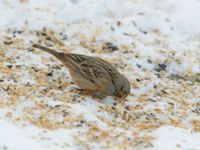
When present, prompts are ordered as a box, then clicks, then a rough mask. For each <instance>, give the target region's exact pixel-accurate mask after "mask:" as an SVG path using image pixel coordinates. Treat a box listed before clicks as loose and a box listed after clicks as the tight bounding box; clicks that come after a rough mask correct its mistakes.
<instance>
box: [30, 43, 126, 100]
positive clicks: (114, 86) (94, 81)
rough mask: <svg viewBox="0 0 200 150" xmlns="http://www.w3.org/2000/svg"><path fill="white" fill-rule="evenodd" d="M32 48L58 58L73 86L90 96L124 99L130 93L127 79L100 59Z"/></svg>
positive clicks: (36, 46)
mask: <svg viewBox="0 0 200 150" xmlns="http://www.w3.org/2000/svg"><path fill="white" fill-rule="evenodd" d="M33 47H34V48H38V49H41V50H43V51H46V52H48V53H50V54H52V55H54V56H55V57H56V58H58V59H59V60H60V61H61V62H62V63H63V64H64V65H65V66H66V67H67V68H68V70H69V72H70V75H71V77H72V78H73V80H74V82H75V84H77V85H78V86H79V87H80V88H81V89H82V90H85V91H87V92H89V93H91V94H92V95H95V96H98V97H104V96H115V97H118V98H125V97H127V95H128V94H129V93H130V84H129V81H128V80H127V78H126V77H125V76H124V75H122V74H121V73H119V72H118V71H117V69H115V68H114V67H113V66H112V65H111V64H110V63H108V62H106V61H105V60H103V59H101V58H97V57H90V56H86V55H80V54H73V53H62V52H57V51H55V50H52V49H49V48H47V47H44V46H41V45H39V44H34V45H33Z"/></svg>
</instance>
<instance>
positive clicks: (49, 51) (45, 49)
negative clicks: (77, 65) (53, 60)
mask: <svg viewBox="0 0 200 150" xmlns="http://www.w3.org/2000/svg"><path fill="white" fill-rule="evenodd" d="M32 47H34V48H38V49H40V50H43V51H45V52H48V53H50V54H52V55H54V56H55V57H57V58H58V59H61V60H62V58H63V54H64V53H61V52H57V51H55V50H53V49H50V48H47V47H44V46H42V45H39V44H33V45H32Z"/></svg>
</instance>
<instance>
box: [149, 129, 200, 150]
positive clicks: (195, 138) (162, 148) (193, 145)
mask: <svg viewBox="0 0 200 150" xmlns="http://www.w3.org/2000/svg"><path fill="white" fill-rule="evenodd" d="M154 135H155V136H156V137H158V139H157V140H155V141H154V142H153V143H152V144H153V145H154V147H153V148H150V149H153V150H172V149H173V150H176V149H184V150H186V149H199V146H200V145H199V143H200V135H199V134H196V133H194V132H192V131H188V130H184V129H180V128H176V127H171V126H164V127H161V128H159V129H158V130H157V131H155V132H154ZM150 149H148V150H150Z"/></svg>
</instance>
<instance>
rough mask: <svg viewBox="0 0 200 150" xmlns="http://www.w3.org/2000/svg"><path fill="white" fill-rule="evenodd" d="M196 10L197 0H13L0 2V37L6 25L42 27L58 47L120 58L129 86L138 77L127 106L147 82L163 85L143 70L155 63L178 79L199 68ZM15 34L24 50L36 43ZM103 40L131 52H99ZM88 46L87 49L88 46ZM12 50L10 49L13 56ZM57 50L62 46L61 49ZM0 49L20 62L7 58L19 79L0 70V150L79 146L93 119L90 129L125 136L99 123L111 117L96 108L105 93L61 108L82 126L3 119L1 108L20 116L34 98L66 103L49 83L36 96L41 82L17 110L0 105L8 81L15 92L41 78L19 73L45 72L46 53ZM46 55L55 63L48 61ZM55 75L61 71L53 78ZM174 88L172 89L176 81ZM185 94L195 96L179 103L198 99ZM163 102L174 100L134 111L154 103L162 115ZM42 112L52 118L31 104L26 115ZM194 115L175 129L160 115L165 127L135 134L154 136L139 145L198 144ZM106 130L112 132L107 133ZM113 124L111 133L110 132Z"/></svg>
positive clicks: (159, 149)
mask: <svg viewBox="0 0 200 150" xmlns="http://www.w3.org/2000/svg"><path fill="white" fill-rule="evenodd" d="M199 10H200V1H199V0H190V1H188V0H148V1H145V0H101V1H94V0H59V1H55V0H42V1H41V0H27V1H24V2H20V0H16V1H12V0H1V1H0V18H1V21H0V31H1V34H0V35H1V37H4V36H6V31H7V30H8V29H15V30H25V31H29V30H30V31H40V30H42V29H43V28H44V27H46V28H48V29H52V30H54V31H55V32H57V33H62V34H66V35H67V40H65V41H64V45H65V46H68V48H69V49H70V50H71V51H72V52H76V53H82V54H88V55H94V56H96V55H97V54H99V55H98V56H100V57H102V58H104V59H108V60H112V61H113V62H114V63H116V64H117V65H119V66H120V65H123V63H126V64H128V67H127V68H128V69H126V70H123V69H121V68H120V69H121V70H120V71H122V72H123V73H125V74H126V75H127V77H128V78H129V79H130V81H131V82H132V83H133V84H134V83H135V80H136V79H137V78H139V79H140V80H141V84H142V85H143V86H142V88H137V86H138V85H137V84H136V85H134V86H136V88H134V89H133V88H132V89H131V96H129V99H130V101H129V102H127V103H128V104H131V105H136V104H139V105H140V103H139V102H138V101H135V100H136V99H137V98H138V97H139V96H140V95H142V94H146V93H149V92H150V91H151V90H152V89H153V86H155V85H159V84H163V82H164V81H162V82H161V81H160V79H157V77H156V76H155V75H148V73H149V72H152V71H154V68H155V67H156V64H161V63H165V64H166V65H167V68H166V71H167V72H168V73H169V75H180V76H182V75H188V74H189V75H190V74H198V73H200V51H199V47H200V40H199V39H200V38H199V35H200V28H199V27H200V13H199ZM118 21H120V22H121V24H122V25H121V26H118V25H117V22H118ZM111 27H113V30H114V31H112V30H111V29H110V28H111ZM94 35H97V36H94ZM17 36H18V38H19V39H26V40H25V41H24V43H22V44H21V45H23V44H24V45H25V46H24V49H26V48H28V47H30V43H29V41H30V40H31V41H33V42H37V41H38V39H37V38H35V37H33V36H29V35H26V34H25V35H17ZM92 37H95V40H94V41H95V42H96V43H95V42H94V43H95V44H96V45H95V44H94V45H92V44H93V43H92V44H91V43H90V42H91V39H92ZM83 39H84V40H85V41H87V42H88V43H89V44H88V45H87V44H86V46H85V47H80V43H81V40H83ZM84 40H83V41H84ZM3 41H4V39H3V38H1V41H0V44H1V45H2V44H3ZM85 41H84V42H85ZM104 41H106V42H107V41H108V42H112V43H114V44H116V45H117V46H119V47H120V49H123V50H124V49H126V48H123V46H122V45H129V46H130V47H128V48H127V50H131V51H132V52H133V53H132V54H130V55H127V56H125V54H123V53H121V52H118V51H116V52H113V53H109V55H108V54H107V53H103V52H101V51H98V49H101V45H100V44H99V45H98V42H99V43H100V42H104ZM87 46H88V47H89V48H87ZM0 47H3V46H0ZM94 47H95V48H96V49H97V53H96V54H93V53H91V51H90V50H89V49H90V48H91V49H92V48H94ZM3 48H4V47H3ZM61 48H62V47H61ZM13 50H15V51H14V52H15V54H14V52H13ZM64 50H66V51H67V50H68V49H64ZM4 51H5V55H6V57H13V55H14V56H15V57H17V56H20V60H17V59H16V60H12V59H11V60H9V61H14V66H16V65H22V71H21V72H17V74H15V76H17V77H20V80H19V84H17V83H15V82H14V81H13V80H12V79H11V78H10V76H11V75H12V72H11V73H10V72H6V73H8V75H5V74H6V73H0V78H2V79H4V80H5V82H3V83H1V82H0V96H1V97H2V100H0V133H1V136H0V150H1V149H2V150H5V149H7V150H26V149H30V150H32V149H33V150H36V149H37V150H46V149H48V150H51V149H52V150H64V149H66V147H67V148H68V149H87V148H88V145H84V144H85V143H87V142H85V143H84V142H83V143H84V144H83V143H82V145H81V144H80V143H81V142H80V143H77V141H75V139H77V137H80V139H81V138H82V139H81V140H82V141H85V140H87V139H85V136H86V134H87V132H86V131H87V130H88V128H89V127H88V126H87V125H88V124H87V122H95V123H96V125H97V127H99V128H101V129H102V130H105V132H108V133H112V134H115V132H116V134H117V133H118V132H123V133H124V134H125V135H129V134H130V132H129V129H127V128H122V127H121V126H118V127H114V126H112V124H108V123H107V122H104V121H103V119H110V120H112V119H113V116H112V115H110V114H109V113H108V112H102V111H100V108H101V107H106V106H107V105H111V104H113V101H114V100H113V99H112V98H110V97H109V98H106V99H104V100H103V104H102V102H98V101H94V100H93V99H92V98H91V97H90V98H85V97H84V98H83V99H82V100H81V102H80V103H75V104H74V103H73V104H71V103H70V104H69V105H66V108H65V109H68V110H67V111H69V112H70V113H72V116H73V117H74V118H75V119H79V118H81V116H83V119H84V121H85V122H86V123H85V124H84V123H83V124H84V125H81V127H80V128H79V127H77V128H62V127H61V128H56V129H55V130H46V129H43V128H41V126H39V125H37V123H35V124H28V125H27V120H26V121H25V124H26V125H24V126H23V123H24V122H22V123H18V122H17V121H16V120H12V119H8V118H7V117H5V114H6V112H8V111H9V112H12V113H13V115H12V116H15V117H17V116H20V115H21V114H22V113H23V111H22V110H24V109H25V107H26V106H30V107H31V106H32V105H33V103H36V102H38V101H42V102H44V104H46V105H47V106H50V107H51V108H55V109H56V107H60V106H63V107H65V103H64V102H63V101H61V100H59V98H58V97H57V96H59V95H61V94H60V91H59V90H57V89H56V88H52V87H50V88H49V89H48V90H50V94H49V93H48V94H49V95H47V96H45V97H43V96H42V94H41V93H42V92H43V91H45V89H46V87H47V85H44V86H45V87H43V86H39V87H36V88H33V89H31V90H27V92H30V93H31V92H32V93H31V94H35V95H36V94H39V97H37V98H32V96H33V95H31V96H30V97H28V98H27V97H26V96H27V95H26V96H21V97H20V99H19V101H20V102H19V103H16V105H17V106H16V107H14V106H12V107H8V108H3V107H1V104H2V105H4V104H5V103H11V102H10V100H11V98H12V97H11V96H10V95H9V94H5V93H6V92H5V90H3V89H6V87H9V86H8V85H9V84H11V83H14V85H15V86H16V87H17V88H16V89H20V88H21V87H22V86H23V85H24V84H27V83H29V84H32V85H34V84H38V83H39V82H40V81H37V80H36V78H35V77H34V76H33V73H32V72H31V71H28V70H26V68H24V67H29V66H34V67H36V68H39V69H41V70H42V71H44V72H45V71H49V70H48V67H47V66H46V65H45V63H46V62H45V61H46V60H45V61H44V60H43V58H46V57H50V55H48V54H44V53H43V52H39V53H30V52H24V51H21V50H16V49H15V48H12V47H9V48H8V49H5V50H4ZM173 52H175V55H174V56H173V55H172V54H173ZM135 55H139V57H141V58H140V59H135V58H132V57H133V56H135ZM140 55H141V56H140ZM0 56H1V53H0ZM122 56H124V57H125V59H120V60H119V58H121V57H122ZM15 57H14V58H15ZM131 58H132V59H131ZM1 59H2V60H3V58H2V57H0V61H1ZM52 59H53V60H55V59H54V58H52ZM147 59H151V61H153V63H147V61H146V60H147ZM48 60H49V59H48ZM173 60H176V61H173ZM165 61H166V62H165ZM47 62H48V64H49V65H50V66H52V65H54V64H58V63H59V62H58V61H57V62H56V61H51V63H50V61H47ZM122 62H123V63H122ZM8 64H10V63H7V62H6V63H4V64H3V66H6V65H8ZM138 65H141V66H142V67H141V69H140V68H137V66H138ZM1 67H2V66H0V68H1ZM54 69H55V68H54ZM129 69H132V70H133V71H134V73H133V72H132V71H128V70H129ZM56 71H57V74H56V73H55V72H53V74H55V75H54V76H53V79H54V80H58V79H60V78H61V80H62V79H63V80H64V79H66V77H67V76H69V74H68V72H67V73H63V72H66V69H64V68H63V67H61V69H60V70H56ZM60 74H61V75H62V76H60ZM147 77H148V78H151V79H152V82H151V83H150V84H147V83H146V78H147ZM41 78H42V77H41ZM47 81H48V82H49V83H50V84H48V85H51V84H53V82H54V81H53V80H50V79H46V80H45V83H46V82H47ZM68 81H71V77H69V78H67V79H66V82H68ZM174 82H175V81H174ZM41 84H44V83H41ZM177 84H178V83H177ZM197 85H198V86H197V87H199V83H197ZM56 86H58V85H56ZM177 87H178V88H179V87H180V86H177ZM70 88H73V86H71V85H69V86H68V87H67V88H63V89H62V90H63V92H66V93H67V92H68V91H69V90H71V89H70ZM173 88H176V87H173ZM36 89H37V90H36ZM187 90H188V89H186V90H185V91H186V92H187ZM189 90H190V89H189ZM189 92H191V93H189V95H192V94H193V93H192V92H194V93H196V94H194V95H195V96H196V97H192V96H188V97H187V96H185V97H186V98H184V95H183V98H182V99H181V100H185V99H186V101H187V102H188V103H189V102H190V100H192V102H191V103H194V104H196V102H197V101H199V98H200V96H199V94H198V89H196V91H189ZM52 93H53V94H52ZM54 93H56V94H54ZM24 94H27V93H24ZM55 95H57V96H55ZM65 95H66V98H65V99H67V100H68V99H70V98H69V97H70V95H68V93H67V94H65ZM6 100H7V101H8V102H7V101H6ZM181 100H180V101H181ZM157 101H158V100H157ZM168 101H170V102H173V103H175V100H174V99H173V98H172V99H170V98H169V97H164V98H162V99H160V101H158V103H157V104H156V105H155V104H154V103H149V102H146V103H145V106H144V107H142V108H141V111H143V110H145V109H148V110H150V111H151V110H154V109H155V108H159V109H161V110H162V111H163V112H165V110H167V109H168V108H169V107H168V105H169V104H168V103H167V102H168ZM195 106H196V105H195ZM13 107H14V108H13ZM179 107H182V105H179V104H177V103H176V104H175V106H174V109H173V112H172V114H175V115H174V116H177V117H178V119H180V118H179V115H180V114H179V112H178V109H179ZM176 108H177V111H176ZM183 109H185V108H183ZM188 109H189V108H188ZM41 111H42V112H43V111H44V112H45V113H46V115H47V116H48V115H49V118H51V115H50V114H49V113H50V112H51V109H49V110H47V111H46V110H45V109H44V110H43V109H35V110H34V111H33V112H34V113H35V114H38V115H39V114H40V113H41ZM135 113H137V112H135ZM30 115H32V114H30ZM156 115H157V114H156ZM193 115H194V114H192V113H190V115H189V116H188V118H186V119H185V118H184V117H187V116H184V117H183V118H181V119H180V120H181V121H182V122H185V123H184V125H185V127H184V128H183V127H181V126H180V127H176V125H174V126H173V125H172V124H171V125H168V124H169V123H168V122H167V123H166V122H165V121H166V120H167V118H170V117H171V114H162V115H160V120H162V121H163V122H164V124H165V125H163V126H160V127H159V128H157V129H156V130H153V131H148V133H147V132H146V131H144V132H142V131H141V132H142V134H147V135H151V136H153V137H155V139H154V140H153V141H151V145H152V147H151V146H150V147H143V149H148V150H176V149H177V150H178V149H179V150H186V149H199V147H200V133H199V132H195V131H191V130H193V128H192V126H191V125H188V124H190V123H189V122H190V121H191V120H192V119H196V120H200V118H199V117H198V116H195V115H194V116H193ZM102 116H103V117H102ZM158 116H159V114H158ZM174 116H173V117H174ZM101 117H102V118H101ZM22 118H23V117H22ZM144 118H145V116H143V117H141V118H140V119H141V120H142V119H144ZM51 119H52V118H51ZM190 119H191V120H190ZM119 120H120V119H119ZM189 120H190V121H189ZM56 121H57V122H62V121H63V118H62V116H59V115H58V116H57V118H56ZM33 122H34V120H33ZM122 122H123V121H122ZM136 122H137V120H136ZM136 122H134V123H136ZM77 124H78V123H77ZM78 125H79V124H78ZM38 126H39V127H38ZM111 128H112V132H110V130H111ZM113 129H116V130H114V131H113ZM130 130H131V129H130ZM80 135H81V136H80ZM119 135H120V134H119ZM118 137H119V138H118ZM118 137H117V136H116V141H117V142H116V143H117V144H118V143H120V142H119V141H120V140H121V139H120V136H118ZM129 137H131V135H129ZM102 141H103V140H102ZM104 142H105V141H103V142H102V143H103V144H102V145H104V144H105V143H104ZM87 144H91V145H90V146H91V147H89V148H91V149H102V147H101V146H102V145H101V143H98V141H97V142H96V141H94V143H93V142H92V143H89V142H88V143H87ZM117 144H116V145H115V146H116V147H114V146H113V147H112V148H116V149H117V148H119V147H118V145H117ZM128 148H130V147H127V149H128ZM130 149H131V148H130Z"/></svg>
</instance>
